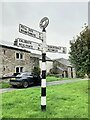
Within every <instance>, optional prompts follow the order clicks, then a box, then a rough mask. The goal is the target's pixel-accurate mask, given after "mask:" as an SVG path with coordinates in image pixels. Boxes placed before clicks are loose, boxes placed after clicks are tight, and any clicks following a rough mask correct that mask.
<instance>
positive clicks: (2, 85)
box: [0, 82, 11, 88]
mask: <svg viewBox="0 0 90 120" xmlns="http://www.w3.org/2000/svg"><path fill="white" fill-rule="evenodd" d="M10 87H11V85H10V84H9V82H1V83H0V88H10Z"/></svg>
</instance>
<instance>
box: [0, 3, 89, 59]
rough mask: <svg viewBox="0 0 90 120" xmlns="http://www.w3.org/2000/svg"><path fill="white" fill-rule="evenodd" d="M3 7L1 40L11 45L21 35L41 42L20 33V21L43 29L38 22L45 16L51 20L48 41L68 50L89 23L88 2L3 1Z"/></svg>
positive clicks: (61, 55)
mask: <svg viewBox="0 0 90 120" xmlns="http://www.w3.org/2000/svg"><path fill="white" fill-rule="evenodd" d="M1 7H2V28H3V29H2V38H1V36H0V40H1V41H2V43H7V44H9V45H10V44H13V42H14V40H15V38H18V37H21V38H24V39H26V40H31V41H35V42H40V40H38V39H35V38H32V37H30V36H26V35H24V34H21V33H19V24H20V23H21V24H24V25H26V26H28V27H30V28H33V29H35V30H38V31H40V32H41V29H40V28H39V22H40V20H41V19H42V18H43V17H45V16H46V17H48V18H49V21H50V22H49V25H48V27H47V29H46V31H47V40H46V41H47V44H50V45H55V46H64V47H67V50H68V51H69V47H70V45H69V41H70V40H72V39H73V37H75V36H76V35H77V34H79V33H80V31H81V30H82V27H83V26H84V23H88V2H13V3H12V2H3V3H2V4H0V8H1ZM0 26H1V24H0ZM68 51H67V52H68ZM47 55H48V56H49V57H51V58H61V57H64V58H68V54H66V55H63V54H58V53H53V54H52V53H48V54H47Z"/></svg>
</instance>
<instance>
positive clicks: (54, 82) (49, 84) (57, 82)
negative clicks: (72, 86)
mask: <svg viewBox="0 0 90 120" xmlns="http://www.w3.org/2000/svg"><path fill="white" fill-rule="evenodd" d="M82 80H86V79H78V80H77V79H76V80H58V81H53V82H47V86H51V85H57V84H64V83H70V82H78V81H82ZM37 87H40V86H33V87H29V89H32V88H37ZM14 90H22V89H19V88H5V89H0V94H1V93H5V92H10V91H14Z"/></svg>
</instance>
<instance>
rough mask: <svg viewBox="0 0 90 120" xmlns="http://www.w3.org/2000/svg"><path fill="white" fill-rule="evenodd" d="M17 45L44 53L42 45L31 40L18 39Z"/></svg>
mask: <svg viewBox="0 0 90 120" xmlns="http://www.w3.org/2000/svg"><path fill="white" fill-rule="evenodd" d="M16 43H17V44H16V45H17V46H18V47H22V48H28V49H33V50H40V51H42V44H41V43H37V42H33V41H30V40H25V39H22V38H17V39H16Z"/></svg>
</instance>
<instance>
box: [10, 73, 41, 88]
mask: <svg viewBox="0 0 90 120" xmlns="http://www.w3.org/2000/svg"><path fill="white" fill-rule="evenodd" d="M9 83H10V84H11V85H12V86H13V87H15V86H17V87H21V86H22V87H24V88H27V87H28V86H30V85H40V84H41V78H40V76H39V75H36V74H34V73H18V74H14V75H13V77H12V78H11V79H10V81H9Z"/></svg>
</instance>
